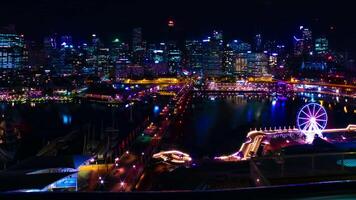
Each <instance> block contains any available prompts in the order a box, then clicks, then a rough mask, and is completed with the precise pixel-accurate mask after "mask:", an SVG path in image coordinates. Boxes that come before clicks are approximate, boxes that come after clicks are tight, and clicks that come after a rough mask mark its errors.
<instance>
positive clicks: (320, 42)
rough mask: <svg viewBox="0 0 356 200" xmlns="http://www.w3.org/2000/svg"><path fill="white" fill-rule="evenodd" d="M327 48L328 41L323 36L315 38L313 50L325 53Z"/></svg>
mask: <svg viewBox="0 0 356 200" xmlns="http://www.w3.org/2000/svg"><path fill="white" fill-rule="evenodd" d="M328 50H329V41H328V39H326V38H325V37H322V38H317V39H315V52H316V53H317V54H325V53H327V52H328Z"/></svg>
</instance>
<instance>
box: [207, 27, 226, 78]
mask: <svg viewBox="0 0 356 200" xmlns="http://www.w3.org/2000/svg"><path fill="white" fill-rule="evenodd" d="M222 66H223V40H222V33H221V32H218V31H214V33H213V37H208V38H207V39H205V40H203V70H204V72H205V73H206V74H208V75H219V74H221V73H222Z"/></svg>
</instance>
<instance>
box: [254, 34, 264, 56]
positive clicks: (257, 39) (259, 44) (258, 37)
mask: <svg viewBox="0 0 356 200" xmlns="http://www.w3.org/2000/svg"><path fill="white" fill-rule="evenodd" d="M254 50H255V51H256V52H261V51H262V35H261V34H256V35H255V49H254Z"/></svg>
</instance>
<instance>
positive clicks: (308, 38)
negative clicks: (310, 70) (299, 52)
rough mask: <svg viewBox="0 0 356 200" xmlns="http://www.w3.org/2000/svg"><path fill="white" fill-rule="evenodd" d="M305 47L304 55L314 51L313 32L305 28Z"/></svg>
mask: <svg viewBox="0 0 356 200" xmlns="http://www.w3.org/2000/svg"><path fill="white" fill-rule="evenodd" d="M303 45H304V46H303V51H304V53H310V52H312V51H313V39H312V31H311V30H310V29H308V28H303Z"/></svg>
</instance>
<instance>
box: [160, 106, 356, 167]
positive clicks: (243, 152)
mask: <svg viewBox="0 0 356 200" xmlns="http://www.w3.org/2000/svg"><path fill="white" fill-rule="evenodd" d="M327 122H328V115H327V112H326V110H325V108H324V107H323V106H321V105H320V104H317V103H308V104H306V105H304V106H303V107H302V108H301V109H300V110H299V112H298V114H297V123H296V124H297V127H294V128H288V129H287V128H283V129H281V128H279V129H276V128H275V129H272V128H270V129H269V130H267V129H265V130H262V129H260V130H253V131H250V132H249V133H248V134H247V136H246V139H247V141H246V142H244V143H243V144H242V145H241V147H240V149H239V151H237V152H235V153H233V154H230V155H224V156H219V157H215V158H214V159H215V160H221V161H240V160H248V159H250V158H251V157H255V156H256V155H257V151H258V149H259V148H260V146H261V143H262V141H263V140H264V139H266V138H267V136H271V137H274V136H278V135H279V136H280V135H297V136H298V138H299V139H300V140H302V141H303V144H312V143H313V141H314V139H315V137H319V138H321V139H325V140H326V138H325V137H324V135H323V134H325V133H351V132H354V133H355V132H356V125H348V126H347V127H346V128H339V129H325V128H326V125H327ZM153 158H155V159H161V160H163V161H165V162H170V163H175V164H187V163H190V162H191V161H192V158H191V157H190V156H189V155H188V154H186V153H183V152H180V151H177V150H170V151H161V152H159V153H156V154H154V155H153Z"/></svg>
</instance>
